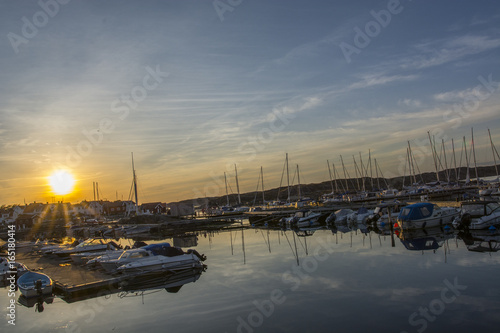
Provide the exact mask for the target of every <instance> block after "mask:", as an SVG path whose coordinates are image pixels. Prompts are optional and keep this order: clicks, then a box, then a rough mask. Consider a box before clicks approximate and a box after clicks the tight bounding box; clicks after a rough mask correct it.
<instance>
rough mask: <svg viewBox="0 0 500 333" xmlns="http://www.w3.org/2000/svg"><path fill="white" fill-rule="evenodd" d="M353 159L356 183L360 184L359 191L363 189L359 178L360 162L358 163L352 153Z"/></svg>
mask: <svg viewBox="0 0 500 333" xmlns="http://www.w3.org/2000/svg"><path fill="white" fill-rule="evenodd" d="M352 159H353V160H354V172H355V173H356V184H357V185H358V191H360V190H361V187H360V186H359V178H358V170H359V168H358V164H357V163H356V158H354V155H352Z"/></svg>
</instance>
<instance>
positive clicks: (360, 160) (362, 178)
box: [359, 152, 366, 192]
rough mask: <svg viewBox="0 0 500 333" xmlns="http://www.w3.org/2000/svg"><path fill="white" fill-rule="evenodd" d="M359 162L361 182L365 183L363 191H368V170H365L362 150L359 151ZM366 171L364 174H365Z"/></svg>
mask: <svg viewBox="0 0 500 333" xmlns="http://www.w3.org/2000/svg"><path fill="white" fill-rule="evenodd" d="M359 162H360V163H361V182H362V183H363V192H365V191H366V187H365V175H366V172H365V167H364V166H363V159H362V158H361V152H359ZM363 172H364V174H363Z"/></svg>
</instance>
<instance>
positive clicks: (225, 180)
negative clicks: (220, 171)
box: [224, 172, 229, 207]
mask: <svg viewBox="0 0 500 333" xmlns="http://www.w3.org/2000/svg"><path fill="white" fill-rule="evenodd" d="M224 184H226V201H227V204H226V206H228V207H229V193H228V192H227V176H226V173H225V172H224Z"/></svg>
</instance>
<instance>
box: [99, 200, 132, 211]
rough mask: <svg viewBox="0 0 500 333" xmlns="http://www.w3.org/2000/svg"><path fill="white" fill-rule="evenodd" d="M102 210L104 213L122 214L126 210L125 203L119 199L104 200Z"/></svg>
mask: <svg viewBox="0 0 500 333" xmlns="http://www.w3.org/2000/svg"><path fill="white" fill-rule="evenodd" d="M102 211H103V214H104V215H123V214H125V213H126V212H127V205H126V204H125V203H124V202H123V201H120V200H119V201H115V202H109V201H106V202H104V203H103V204H102Z"/></svg>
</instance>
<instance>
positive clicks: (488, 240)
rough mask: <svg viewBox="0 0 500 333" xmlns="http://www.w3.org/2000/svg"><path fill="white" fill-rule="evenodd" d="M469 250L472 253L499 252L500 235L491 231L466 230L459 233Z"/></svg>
mask: <svg viewBox="0 0 500 333" xmlns="http://www.w3.org/2000/svg"><path fill="white" fill-rule="evenodd" d="M458 238H460V239H462V240H463V241H464V243H465V246H466V247H467V250H469V251H472V252H497V251H499V250H500V234H499V233H498V232H495V231H493V232H492V231H489V230H465V231H460V232H459V233H458Z"/></svg>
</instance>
